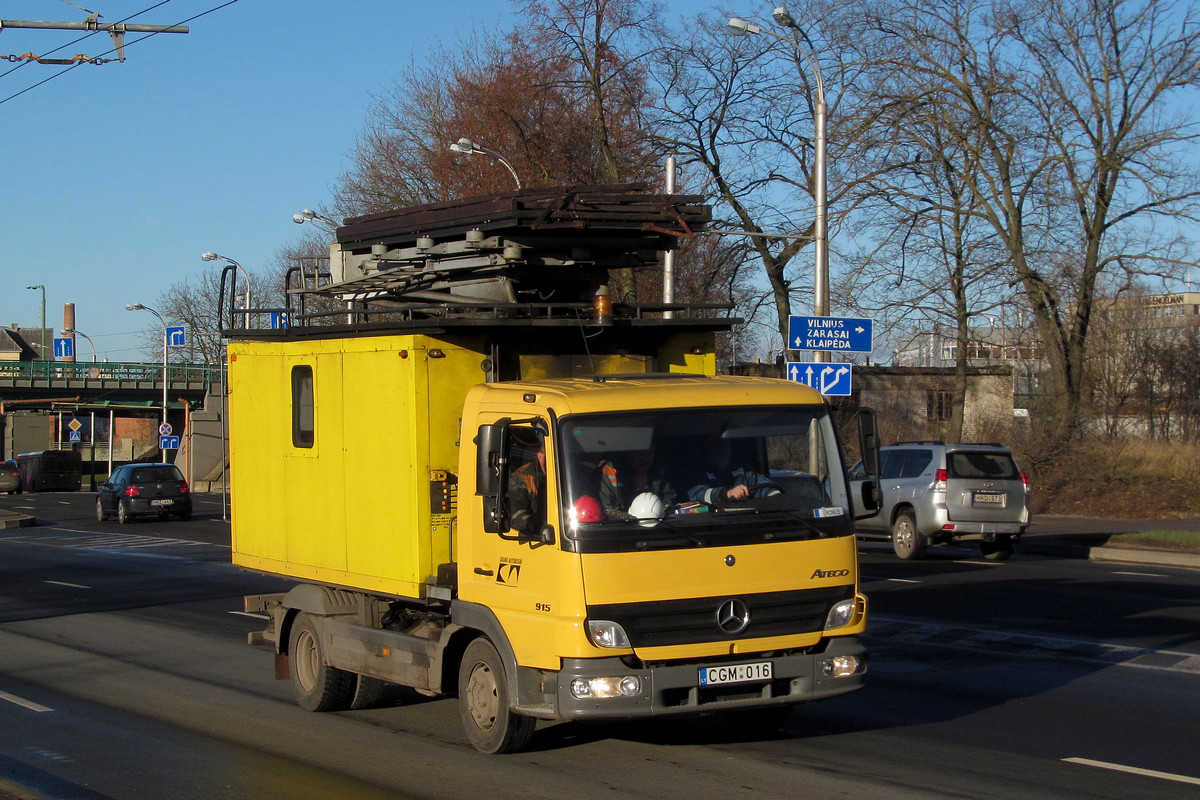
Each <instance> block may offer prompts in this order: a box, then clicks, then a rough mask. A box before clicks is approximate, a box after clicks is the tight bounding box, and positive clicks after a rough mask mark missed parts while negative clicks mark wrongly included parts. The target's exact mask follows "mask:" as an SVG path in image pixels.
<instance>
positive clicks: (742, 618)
mask: <svg viewBox="0 0 1200 800" xmlns="http://www.w3.org/2000/svg"><path fill="white" fill-rule="evenodd" d="M749 624H750V609H749V608H748V607H747V606H746V603H745V602H743V601H742V600H738V599H736V598H734V599H733V600H726V601H725V602H724V603H721V605H719V606H717V627H718V628H720V629H721V630H722V631H723V632H724V633H727V634H729V635H730V636H733V635H734V634H738V633H741V632H742V631H744V630H746V626H747V625H749Z"/></svg>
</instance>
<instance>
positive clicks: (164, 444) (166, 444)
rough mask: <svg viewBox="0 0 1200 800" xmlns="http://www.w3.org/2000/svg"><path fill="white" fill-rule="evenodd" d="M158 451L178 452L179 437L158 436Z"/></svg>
mask: <svg viewBox="0 0 1200 800" xmlns="http://www.w3.org/2000/svg"><path fill="white" fill-rule="evenodd" d="M158 449H159V450H178V449H179V437H178V436H160V437H158Z"/></svg>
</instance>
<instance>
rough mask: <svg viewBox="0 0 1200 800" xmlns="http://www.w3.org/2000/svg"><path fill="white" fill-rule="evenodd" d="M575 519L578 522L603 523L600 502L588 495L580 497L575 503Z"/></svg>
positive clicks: (602, 511)
mask: <svg viewBox="0 0 1200 800" xmlns="http://www.w3.org/2000/svg"><path fill="white" fill-rule="evenodd" d="M575 519H576V520H578V521H579V522H602V521H604V509H603V508H602V507H601V506H600V501H599V500H597V499H596V498H594V497H592V496H591V495H590V494H585V495H583V496H581V497H580V498H579V499H578V500H576V501H575Z"/></svg>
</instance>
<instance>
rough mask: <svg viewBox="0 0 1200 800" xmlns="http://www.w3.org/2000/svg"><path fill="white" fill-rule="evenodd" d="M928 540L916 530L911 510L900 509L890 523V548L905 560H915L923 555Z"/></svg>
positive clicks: (915, 521) (914, 518) (915, 522)
mask: <svg viewBox="0 0 1200 800" xmlns="http://www.w3.org/2000/svg"><path fill="white" fill-rule="evenodd" d="M928 546H929V542H928V541H927V540H926V539H925V537H924V535H922V534H921V532H920V531H918V530H917V518H916V517H914V516H913V513H912V512H911V511H901V512H900V513H899V514H897V515H896V521H895V522H893V523H892V549H893V550H895V551H896V555H897V556H898V557H900V558H902V559H904V560H905V561H915V560H917V559H919V558H924V557H925V548H926V547H928Z"/></svg>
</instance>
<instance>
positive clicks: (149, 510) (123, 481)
mask: <svg viewBox="0 0 1200 800" xmlns="http://www.w3.org/2000/svg"><path fill="white" fill-rule="evenodd" d="M113 514H115V515H116V517H117V519H118V520H120V522H121V524H125V523H126V522H128V521H129V520H131V519H133V518H134V517H135V516H138V515H146V514H155V515H157V516H158V518H159V519H166V518H167V517H168V516H170V515H171V514H174V515H175V516H177V517H179V518H180V519H191V518H192V496H191V494H190V492H189V490H188V485H187V481H185V480H184V479H183V473H181V472H180V471H179V468H178V467H176V466H175V465H174V464H126V465H124V466H121V467H117V468H116V469H115V470H113V473H112V475H110V476H108V480H107V481H105V482H104V483H102V484H100V486H99V487H98V488H97V491H96V519H98V520H99V521H100V522H104V521H105V520H106V519H108V518H109V516H111V515H113Z"/></svg>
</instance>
